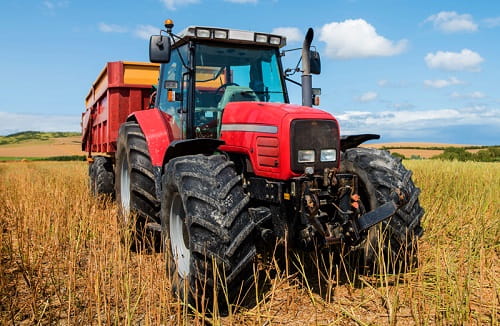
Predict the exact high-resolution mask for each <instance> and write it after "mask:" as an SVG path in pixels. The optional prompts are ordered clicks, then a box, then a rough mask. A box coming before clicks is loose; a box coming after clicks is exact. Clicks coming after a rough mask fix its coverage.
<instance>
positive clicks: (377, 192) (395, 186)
mask: <svg viewBox="0 0 500 326" xmlns="http://www.w3.org/2000/svg"><path fill="white" fill-rule="evenodd" d="M341 171H342V172H346V173H352V174H355V175H357V176H358V183H359V189H358V192H359V194H360V196H361V200H362V203H363V205H364V207H365V209H366V211H370V210H373V209H375V208H377V207H379V206H381V205H383V204H385V203H386V202H388V201H390V200H392V199H391V198H393V197H394V192H396V193H398V194H401V195H403V196H404V199H405V202H406V203H405V204H404V205H403V206H401V207H400V208H399V209H398V210H397V211H396V213H395V214H394V215H393V216H392V217H391V218H389V219H388V220H385V221H383V222H382V223H380V224H378V225H375V226H373V227H372V228H370V229H369V230H368V234H367V238H366V240H365V241H364V242H363V243H362V244H361V245H360V246H359V247H358V249H359V250H358V252H361V256H362V257H361V258H362V259H361V263H362V264H363V267H364V268H365V269H367V270H368V271H377V272H382V271H383V270H386V271H388V270H391V271H402V270H407V269H408V268H409V267H410V266H412V265H414V263H415V262H416V260H415V257H416V241H417V238H418V237H419V236H421V235H422V233H423V229H422V227H421V225H420V222H421V220H422V216H423V214H424V210H423V208H422V207H421V206H420V203H419V200H418V196H419V194H420V189H418V188H417V187H415V185H414V183H413V181H412V179H411V176H412V172H411V171H409V170H407V169H406V168H405V167H404V166H403V164H402V163H401V159H399V158H396V157H394V156H392V155H391V154H390V153H389V152H387V151H382V150H378V149H373V148H361V147H360V148H351V149H348V150H346V151H345V152H344V153H342V165H341Z"/></svg>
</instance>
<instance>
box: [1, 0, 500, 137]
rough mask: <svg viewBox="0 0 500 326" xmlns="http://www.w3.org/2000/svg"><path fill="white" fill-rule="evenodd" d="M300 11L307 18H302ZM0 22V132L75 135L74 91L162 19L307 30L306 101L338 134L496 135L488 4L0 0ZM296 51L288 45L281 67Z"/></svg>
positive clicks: (295, 93)
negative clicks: (316, 93) (316, 68)
mask: <svg viewBox="0 0 500 326" xmlns="http://www.w3.org/2000/svg"><path fill="white" fill-rule="evenodd" d="M96 8H99V9H96ZM307 8H311V9H313V10H312V11H311V12H312V13H314V15H311V17H312V18H311V19H304V18H303V17H302V15H303V14H302V13H303V12H304V9H307ZM387 8H391V10H387ZM220 13H224V20H223V21H221V19H220V18H218V17H220V15H219V14H220ZM0 18H2V19H1V23H0V24H2V27H4V28H3V30H4V33H3V35H2V41H3V44H4V49H7V50H4V51H2V52H1V53H0V59H1V60H0V68H1V69H2V73H3V77H4V78H3V81H4V82H3V89H2V92H1V93H0V94H1V95H2V101H0V103H1V104H0V135H7V134H12V133H16V132H22V131H27V130H40V131H41V132H45V131H62V132H80V131H81V128H80V119H81V113H82V112H83V111H84V109H85V108H84V98H85V96H86V94H87V92H88V90H89V88H90V86H91V84H92V83H93V82H94V80H95V78H97V75H98V74H99V72H100V71H101V70H102V68H103V67H104V65H105V63H106V62H109V61H146V62H147V61H148V57H147V52H148V39H149V36H150V35H152V34H158V32H159V30H160V29H161V28H162V27H163V26H162V23H163V21H164V20H165V19H167V18H171V19H173V21H174V22H175V27H174V32H175V33H179V32H180V31H181V30H183V29H184V28H185V27H187V26H190V25H199V26H203V25H205V26H207V25H208V26H220V27H227V28H234V29H242V30H255V31H261V32H270V33H275V34H280V35H285V36H286V37H287V46H286V47H285V48H284V49H291V48H297V47H300V45H301V43H302V40H303V37H304V35H305V32H306V31H307V28H308V27H310V26H311V27H313V28H314V31H315V37H314V41H313V45H314V46H316V48H317V49H318V51H319V52H320V54H321V61H322V74H321V75H319V76H314V77H313V86H314V87H320V88H321V89H322V96H321V105H320V106H319V107H318V108H320V109H322V110H325V111H327V112H329V113H331V114H332V115H333V116H334V117H336V118H337V119H338V121H339V124H340V128H341V134H345V135H349V134H361V133H376V134H380V135H381V139H380V140H378V141H375V142H372V143H388V142H424V143H443V144H466V145H472V144H474V145H495V144H498V143H500V94H499V92H498V86H497V85H499V84H500V75H499V74H498V71H500V62H499V60H497V58H498V53H499V52H500V44H498V42H496V40H497V39H498V32H499V30H500V2H494V3H491V2H487V1H477V2H474V3H472V2H465V1H464V2H457V1H453V0H443V1H440V2H439V3H437V2H435V1H432V0H424V1H419V2H413V1H406V0H405V1H399V2H396V3H394V1H390V0H380V1H377V2H376V3H374V2H369V1H364V0H335V1H329V2H321V1H310V2H308V3H307V4H304V2H299V1H294V0H293V1H286V2H285V1H279V0H212V1H209V0H189V1H180V0H147V1H146V2H141V3H134V2H131V3H128V2H127V3H123V2H118V1H116V0H112V1H108V2H106V3H105V4H102V3H101V2H97V1H94V0H91V1H86V2H84V3H82V2H76V1H69V0H44V1H35V2H32V3H30V4H29V5H27V4H22V3H19V2H18V1H14V0H6V1H3V2H2V3H1V4H0ZM33 31H36V33H34V32H33ZM298 58H299V55H298V54H297V53H295V52H288V53H287V54H286V56H285V57H283V64H284V68H287V67H295V65H296V63H297V61H298ZM295 79H297V78H295ZM287 87H288V91H289V93H290V94H289V95H290V102H291V103H301V98H300V94H301V91H300V88H299V87H297V86H295V85H292V84H290V83H288V84H287Z"/></svg>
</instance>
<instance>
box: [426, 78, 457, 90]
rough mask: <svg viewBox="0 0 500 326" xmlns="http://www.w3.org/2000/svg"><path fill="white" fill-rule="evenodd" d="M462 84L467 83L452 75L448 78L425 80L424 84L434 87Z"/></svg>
mask: <svg viewBox="0 0 500 326" xmlns="http://www.w3.org/2000/svg"><path fill="white" fill-rule="evenodd" d="M461 84H465V83H464V82H463V81H461V80H460V79H458V78H456V77H450V78H448V79H436V80H424V85H425V86H427V87H432V88H443V87H448V86H453V85H461Z"/></svg>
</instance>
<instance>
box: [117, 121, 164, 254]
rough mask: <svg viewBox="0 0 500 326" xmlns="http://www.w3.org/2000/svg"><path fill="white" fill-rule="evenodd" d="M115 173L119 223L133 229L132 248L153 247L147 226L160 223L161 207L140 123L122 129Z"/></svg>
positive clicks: (126, 123) (118, 143)
mask: <svg viewBox="0 0 500 326" xmlns="http://www.w3.org/2000/svg"><path fill="white" fill-rule="evenodd" d="M115 169H116V170H115V176H116V177H115V192H116V200H117V203H118V208H119V217H120V219H119V222H120V223H121V224H122V226H124V227H129V228H130V235H131V237H130V240H132V242H131V247H132V248H135V249H137V247H138V246H142V245H146V246H147V247H150V245H154V244H152V243H151V244H148V243H144V242H145V240H146V239H149V237H145V235H147V233H145V232H146V230H145V225H146V223H148V222H153V223H155V222H157V220H158V215H159V209H160V205H159V202H158V199H157V198H156V189H155V177H154V173H153V166H152V164H151V158H150V155H149V150H148V146H147V143H146V138H145V137H144V134H143V133H142V130H141V128H140V127H139V125H138V124H137V123H136V122H132V121H129V122H125V123H124V124H122V126H121V127H120V130H119V134H118V141H117V155H116V167H115ZM134 222H135V223H134ZM126 230H127V231H128V230H129V229H126Z"/></svg>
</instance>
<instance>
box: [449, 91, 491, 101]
mask: <svg viewBox="0 0 500 326" xmlns="http://www.w3.org/2000/svg"><path fill="white" fill-rule="evenodd" d="M450 97H452V98H456V99H474V100H477V99H482V98H485V97H486V95H484V93H483V92H479V91H475V92H472V93H459V92H453V93H451V94H450Z"/></svg>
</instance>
